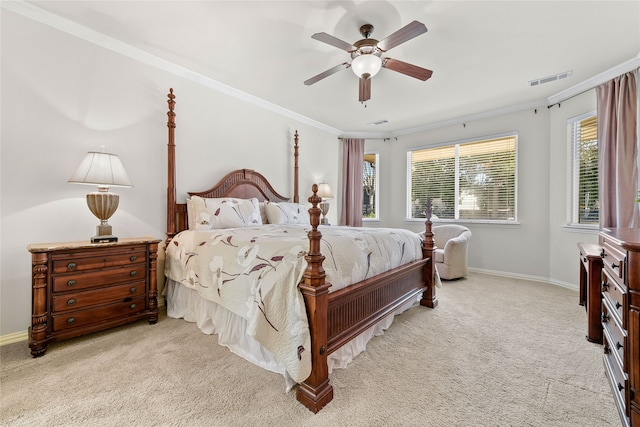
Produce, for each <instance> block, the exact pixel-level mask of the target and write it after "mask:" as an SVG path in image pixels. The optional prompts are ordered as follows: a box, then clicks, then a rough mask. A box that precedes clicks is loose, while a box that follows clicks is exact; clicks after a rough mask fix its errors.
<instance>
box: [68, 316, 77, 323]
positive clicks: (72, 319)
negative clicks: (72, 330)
mask: <svg viewBox="0 0 640 427" xmlns="http://www.w3.org/2000/svg"><path fill="white" fill-rule="evenodd" d="M67 323H68V324H69V325H73V324H74V323H76V318H75V317H70V318H68V319H67Z"/></svg>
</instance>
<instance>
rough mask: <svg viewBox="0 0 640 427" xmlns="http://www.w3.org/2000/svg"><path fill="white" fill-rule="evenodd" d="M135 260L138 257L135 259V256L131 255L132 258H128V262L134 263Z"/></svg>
mask: <svg viewBox="0 0 640 427" xmlns="http://www.w3.org/2000/svg"><path fill="white" fill-rule="evenodd" d="M137 259H138V257H137V256H135V255H132V256H131V257H130V258H129V261H131V262H134V261H135V260H137Z"/></svg>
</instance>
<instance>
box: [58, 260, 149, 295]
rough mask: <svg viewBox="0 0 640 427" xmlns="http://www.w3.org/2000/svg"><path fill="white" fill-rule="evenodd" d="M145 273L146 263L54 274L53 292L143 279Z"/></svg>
mask: <svg viewBox="0 0 640 427" xmlns="http://www.w3.org/2000/svg"><path fill="white" fill-rule="evenodd" d="M146 273H147V269H146V264H134V265H131V266H127V267H121V268H112V269H107V270H96V271H89V272H86V273H78V274H65V275H61V276H54V277H53V292H71V291H75V290H76V289H87V288H97V287H101V286H105V285H111V284H116V283H123V282H130V281H131V280H143V279H144V278H145V277H146Z"/></svg>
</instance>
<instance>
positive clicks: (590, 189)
mask: <svg viewBox="0 0 640 427" xmlns="http://www.w3.org/2000/svg"><path fill="white" fill-rule="evenodd" d="M569 130H570V139H571V150H572V156H571V171H572V173H573V179H572V192H571V193H572V203H571V223H572V224H574V225H597V224H598V223H599V220H600V212H599V211H600V209H599V202H600V197H599V193H598V191H599V190H598V124H597V116H596V115H595V113H588V114H583V115H582V116H579V117H574V118H573V119H570V120H569Z"/></svg>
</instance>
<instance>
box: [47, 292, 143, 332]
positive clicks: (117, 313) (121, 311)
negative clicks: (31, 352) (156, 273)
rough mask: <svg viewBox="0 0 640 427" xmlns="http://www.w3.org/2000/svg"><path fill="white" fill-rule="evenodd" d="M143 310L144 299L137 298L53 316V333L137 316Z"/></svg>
mask: <svg viewBox="0 0 640 427" xmlns="http://www.w3.org/2000/svg"><path fill="white" fill-rule="evenodd" d="M144 310H145V297H144V296H142V297H137V298H134V299H132V300H131V301H126V302H119V303H115V304H109V305H105V306H102V307H97V308H92V309H86V310H79V311H71V312H68V313H63V314H59V315H53V331H54V332H58V331H63V330H66V329H71V328H77V327H80V326H85V325H89V324H91V323H96V322H100V321H102V320H108V319H113V318H115V317H122V316H126V315H128V314H137V313H141V312H142V311H144Z"/></svg>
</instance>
